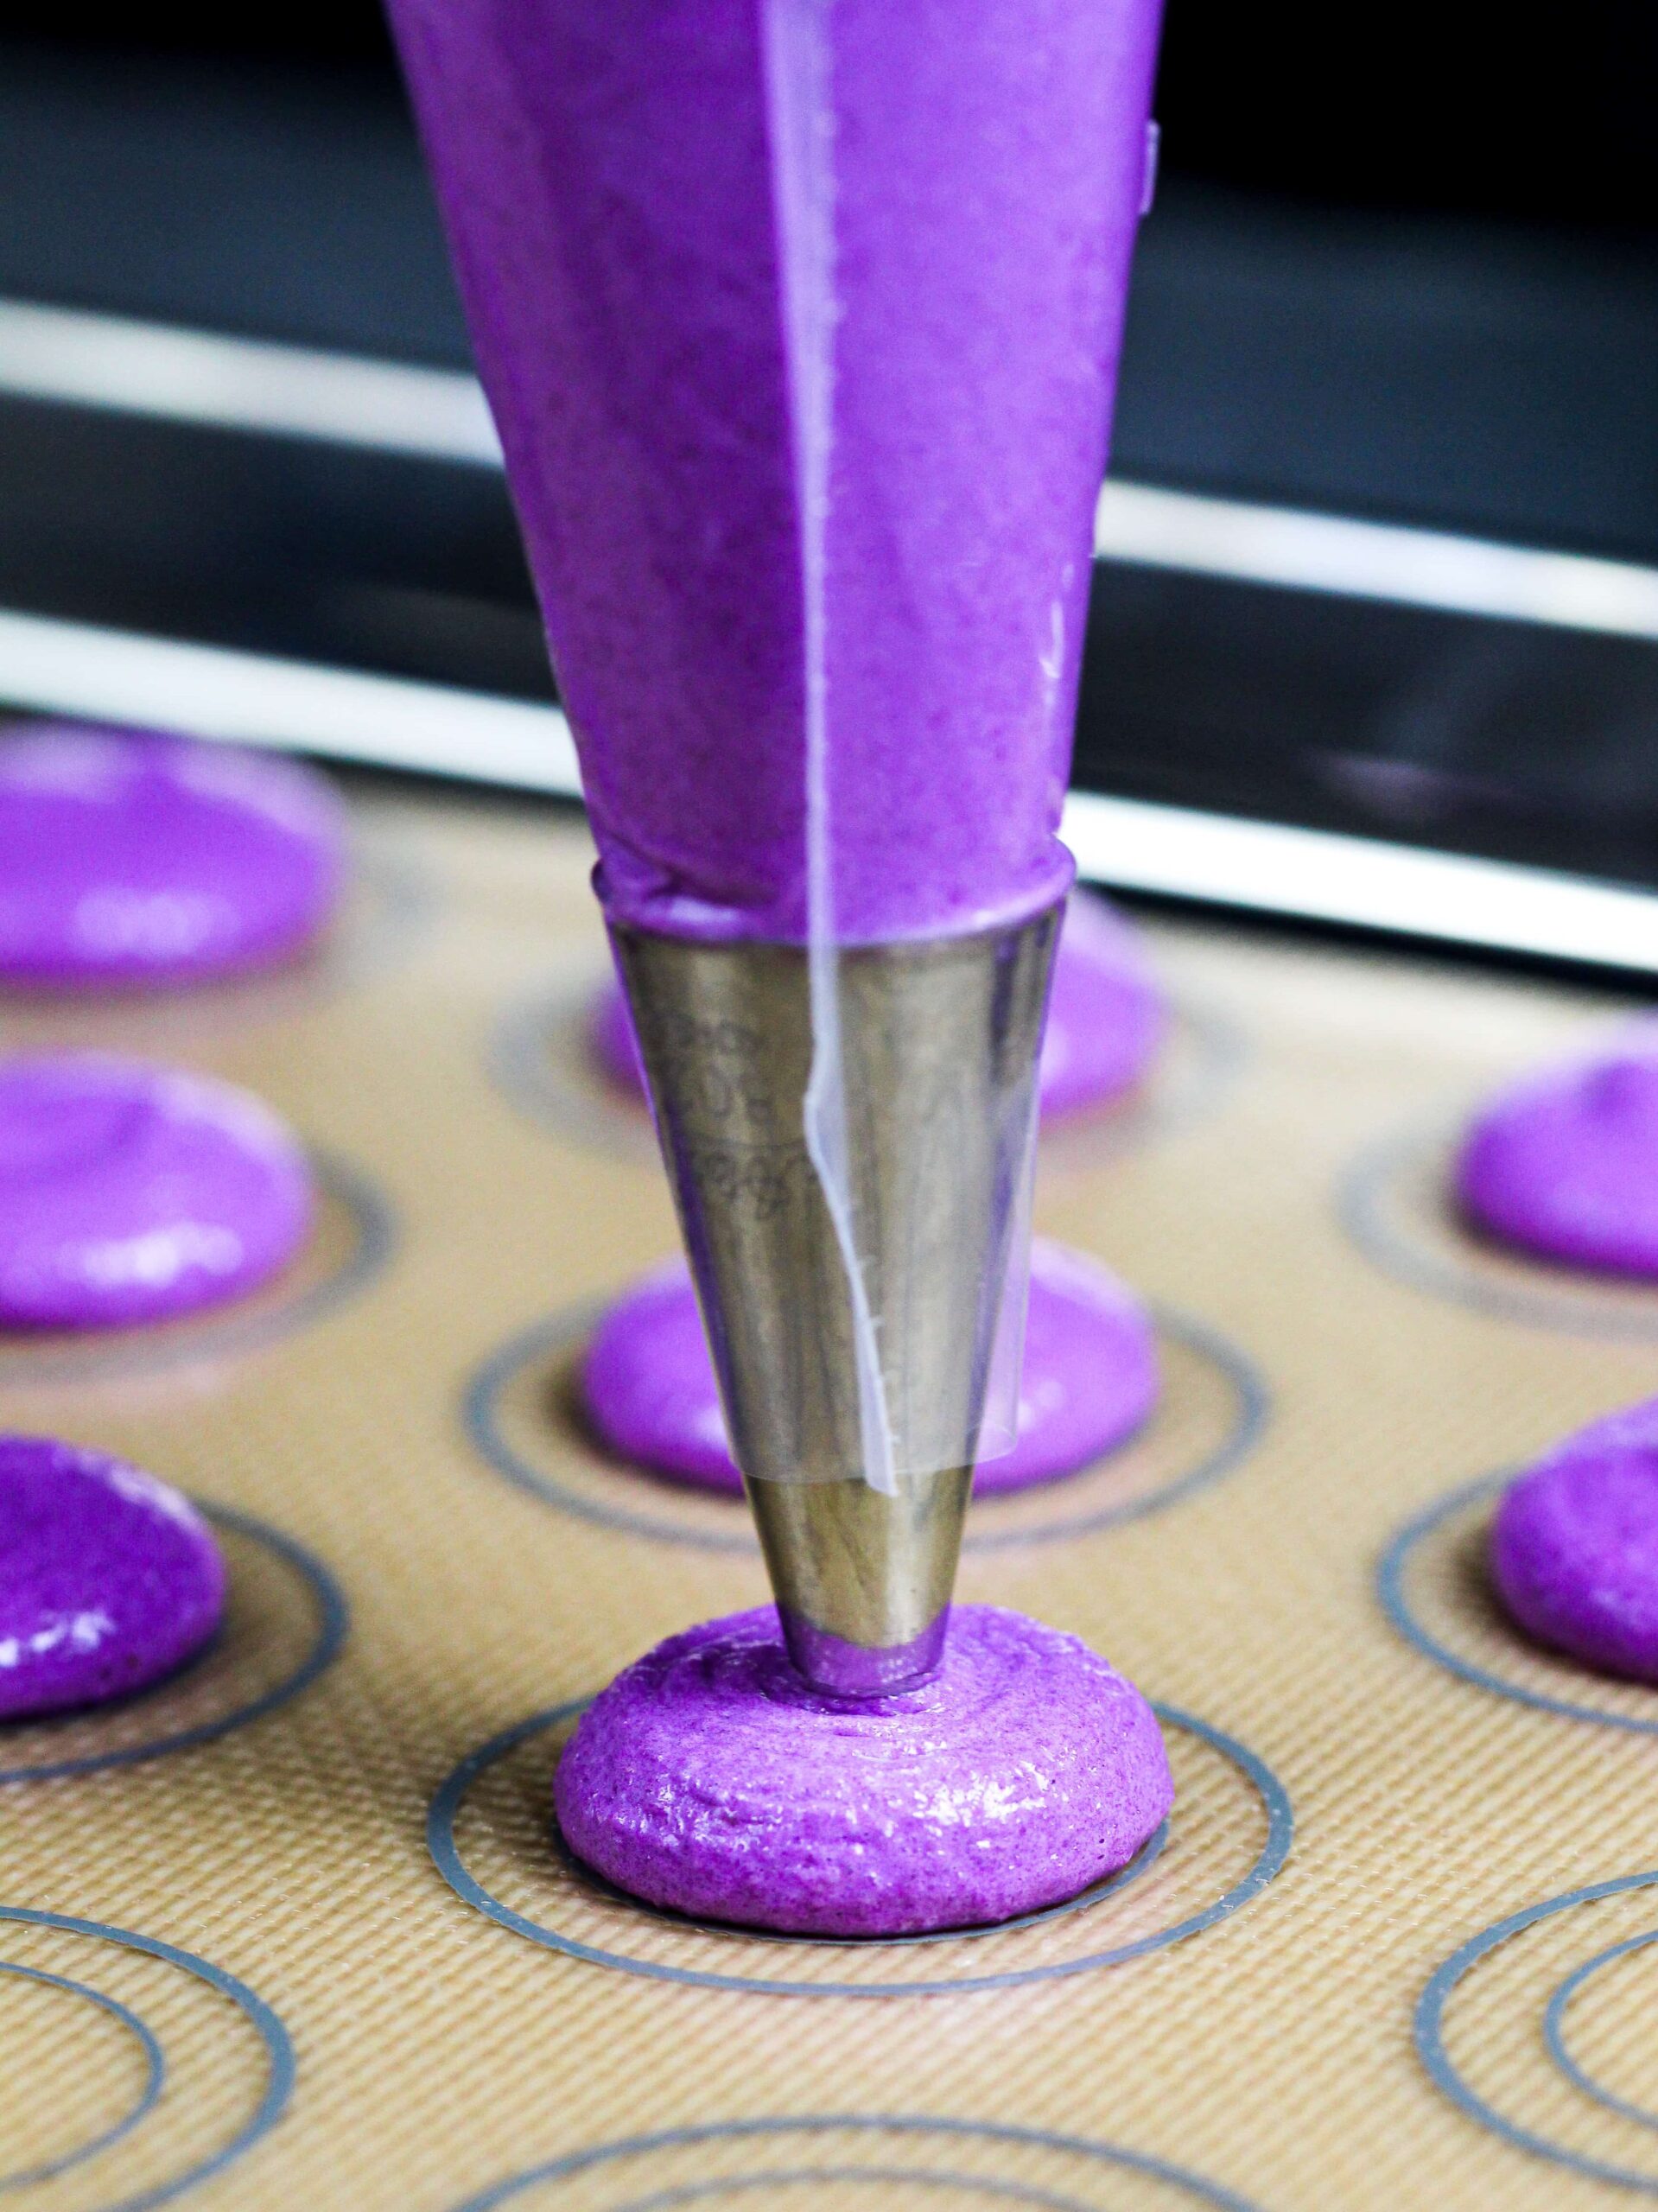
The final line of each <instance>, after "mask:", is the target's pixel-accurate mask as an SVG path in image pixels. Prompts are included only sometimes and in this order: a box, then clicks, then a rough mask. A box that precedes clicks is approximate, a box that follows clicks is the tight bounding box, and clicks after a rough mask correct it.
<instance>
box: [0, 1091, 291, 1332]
mask: <svg viewBox="0 0 1658 2212" xmlns="http://www.w3.org/2000/svg"><path fill="white" fill-rule="evenodd" d="M313 1213H314V1187H313V1181H312V1175H311V1169H310V1165H309V1163H308V1160H307V1159H306V1156H305V1154H304V1152H303V1151H302V1148H301V1147H300V1145H299V1143H298V1142H297V1141H296V1140H295V1137H294V1136H293V1135H292V1134H291V1133H290V1131H289V1129H288V1128H287V1126H286V1125H285V1123H283V1122H281V1121H279V1120H278V1119H277V1117H276V1115H274V1114H273V1113H272V1112H271V1111H270V1109H269V1108H268V1107H266V1106H264V1105H263V1104H261V1103H260V1102H259V1100H258V1099H257V1098H254V1097H251V1096H249V1094H248V1093H247V1092H246V1091H245V1090H236V1089H234V1088H233V1087H232V1085H231V1084H227V1083H220V1082H219V1081H218V1080H217V1079H216V1078H214V1077H210V1076H200V1075H193V1074H187V1073H185V1072H183V1071H181V1070H177V1069H172V1068H164V1067H156V1066H154V1065H151V1064H150V1063H149V1062H148V1061H144V1060H130V1059H124V1058H116V1057H115V1056H113V1055H111V1054H107V1053H101V1052H54V1053H41V1054H39V1055H31V1056H29V1057H27V1058H16V1059H10V1060H5V1061H0V1328H10V1329H103V1328H119V1327H124V1326H126V1325H131V1324H135V1323H138V1322H144V1321H160V1320H164V1319H168V1318H169V1317H170V1316H172V1315H174V1314H177V1313H188V1312H190V1311H191V1310H192V1309H193V1308H194V1307H197V1306H209V1305H217V1304H219V1302H220V1301H221V1300H226V1299H232V1298H238V1297H240V1296H241V1295H242V1294H243V1293H245V1292H246V1291H250V1290H251V1289H253V1288H254V1287H255V1286H256V1285H257V1284H259V1283H261V1282H264V1281H265V1280H266V1279H267V1278H268V1277H269V1276H270V1275H272V1274H276V1271H277V1269H278V1268H282V1267H283V1266H285V1265H286V1264H287V1262H289V1260H291V1259H292V1258H293V1257H294V1256H295V1254H296V1253H297V1252H298V1251H299V1249H301V1247H302V1245H303V1244H304V1243H305V1240H306V1238H307V1236H308V1234H309V1232H310V1228H311V1223H312V1217H313Z"/></svg>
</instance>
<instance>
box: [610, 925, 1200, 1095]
mask: <svg viewBox="0 0 1658 2212" xmlns="http://www.w3.org/2000/svg"><path fill="white" fill-rule="evenodd" d="M1167 1021H1168V1008H1167V1005H1166V1001H1165V998H1164V995H1163V991H1162V988H1161V986H1160V985H1159V982H1158V980H1157V977H1156V976H1155V975H1154V974H1153V969H1152V965H1151V962H1150V960H1149V958H1148V957H1147V952H1146V949H1145V945H1144V944H1143V943H1142V941H1141V939H1140V933H1139V931H1137V930H1136V929H1134V926H1133V925H1132V924H1131V923H1129V922H1127V921H1125V920H1124V919H1123V918H1122V916H1121V914H1119V913H1118V912H1117V911H1116V909H1115V907H1114V906H1109V905H1108V904H1107V902H1106V901H1105V900H1104V899H1101V898H1097V897H1096V896H1095V895H1093V894H1092V893H1089V892H1086V891H1077V892H1073V893H1071V896H1070V899H1069V901H1068V902H1067V904H1066V907H1065V925H1064V930H1063V931H1061V933H1060V938H1059V950H1058V953H1057V954H1056V955H1055V957H1054V963H1053V987H1052V989H1051V993H1050V995H1049V999H1048V1026H1047V1028H1046V1030H1045V1033H1044V1035H1043V1039H1042V1060H1041V1066H1040V1070H1039V1083H1040V1090H1041V1107H1042V1116H1043V1119H1044V1120H1045V1121H1058V1120H1061V1119H1063V1118H1064V1117H1065V1116H1068V1115H1072V1114H1085V1113H1088V1112H1089V1111H1090V1110H1091V1109H1095V1108H1097V1107H1100V1106H1105V1105H1109V1103H1111V1101H1112V1100H1113V1099H1116V1098H1121V1096H1123V1095H1124V1093H1125V1092H1127V1091H1129V1090H1133V1089H1134V1085H1135V1084H1137V1083H1139V1082H1140V1079H1141V1077H1143V1076H1144V1075H1145V1073H1146V1071H1147V1069H1148V1068H1149V1067H1150V1065H1151V1064H1152V1061H1153V1058H1155V1057H1156V1054H1157V1048H1158V1046H1159V1045H1160V1044H1161V1042H1162V1040H1163V1033H1164V1030H1165V1028H1166V1026H1167ZM588 1039H589V1042H590V1044H591V1046H592V1048H593V1052H594V1056H595V1058H597V1060H598V1062H599V1065H600V1067H601V1068H602V1069H603V1071H604V1072H605V1075H606V1076H607V1078H608V1079H609V1081H610V1082H612V1083H613V1084H615V1085H616V1086H617V1087H618V1089H619V1090H626V1091H629V1092H632V1093H633V1094H635V1095H639V1096H642V1095H643V1093H644V1090H645V1072H644V1070H643V1068H642V1067H641V1065H640V1063H639V1048H638V1041H637V1039H636V1038H635V1036H634V1033H633V1019H632V1014H630V1013H629V1012H628V1007H627V1001H626V998H625V997H624V996H623V995H622V990H621V986H620V985H619V983H618V982H615V980H614V979H612V980H611V981H610V982H607V984H606V986H605V988H603V989H602V990H601V991H600V993H599V995H598V996H597V998H596V999H595V1000H594V1004H593V1007H592V1011H591V1013H590V1014H589V1016H588Z"/></svg>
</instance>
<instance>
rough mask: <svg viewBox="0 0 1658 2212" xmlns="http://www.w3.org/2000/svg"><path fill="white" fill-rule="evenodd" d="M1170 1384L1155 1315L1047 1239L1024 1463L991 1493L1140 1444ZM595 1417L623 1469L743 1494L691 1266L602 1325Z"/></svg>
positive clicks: (632, 1297) (1002, 1471) (1032, 1338)
mask: <svg viewBox="0 0 1658 2212" xmlns="http://www.w3.org/2000/svg"><path fill="white" fill-rule="evenodd" d="M1158 1387H1159V1372H1158V1357H1157V1340H1156V1334H1155V1332H1154V1330H1153V1325H1152V1321H1151V1319H1150V1316H1149V1315H1148V1314H1147V1312H1146V1309H1145V1307H1144V1306H1142V1305H1141V1304H1140V1300H1138V1299H1137V1298H1136V1297H1135V1296H1134V1293H1133V1292H1132V1291H1131V1290H1129V1289H1128V1287H1127V1286H1126V1285H1125V1284H1123V1283H1122V1282H1121V1281H1118V1279H1117V1277H1116V1276H1115V1275H1114V1274H1111V1273H1110V1272H1109V1269H1107V1268H1103V1267H1102V1266H1101V1265H1100V1264H1099V1262H1097V1261H1096V1260H1090V1259H1089V1258H1087V1257H1085V1256H1084V1255H1083V1254H1081V1253H1078V1252H1072V1251H1070V1250H1069V1249H1067V1248H1066V1247H1065V1246H1064V1245H1061V1244H1055V1243H1050V1242H1048V1241H1047V1240H1046V1239H1045V1238H1040V1237H1039V1238H1038V1239H1036V1240H1035V1242H1034V1243H1032V1249H1031V1294H1030V1304H1029V1307H1028V1310H1027V1314H1026V1331H1025V1364H1024V1368H1023V1370H1022V1377H1021V1381H1020V1400H1019V1433H1018V1440H1017V1441H1016V1442H1015V1444H1014V1446H1013V1450H1012V1451H1011V1452H1005V1453H1004V1454H1002V1456H1001V1458H999V1459H986V1460H982V1461H981V1463H980V1465H979V1469H978V1471H977V1474H976V1475H975V1479H974V1488H975V1491H976V1492H977V1493H978V1494H979V1495H980V1496H981V1497H982V1496H985V1495H987V1494H989V1493H994V1492H998V1491H1017V1490H1023V1489H1026V1488H1027V1487H1028V1486H1029V1485H1031V1484H1035V1483H1044V1482H1052V1481H1054V1480H1056V1479H1057V1478H1059V1477H1061V1476H1064V1475H1070V1474H1075V1473H1076V1472H1077V1471H1078V1470H1079V1469H1080V1468H1083V1467H1085V1466H1087V1465H1089V1464H1090V1463H1091V1462H1092V1461H1094V1460H1096V1459H1100V1458H1102V1456H1103V1454H1104V1453H1106V1452H1109V1451H1111V1450H1113V1449H1115V1446H1118V1445H1120V1444H1121V1443H1123V1442H1124V1441H1125V1440H1127V1439H1128V1437H1129V1436H1131V1435H1133V1434H1134V1431H1135V1430H1136V1429H1138V1428H1139V1427H1140V1426H1141V1425H1142V1424H1143V1422H1144V1421H1146V1420H1147V1416H1148V1415H1149V1414H1150V1413H1151V1412H1152V1409H1153V1407H1154V1405H1155V1404H1156V1402H1157V1394H1158ZM581 1396H582V1402H583V1405H584V1408H585V1409H586V1412H587V1415H588V1420H589V1421H590V1422H591V1423H592V1425H593V1427H594V1432H595V1433H596V1434H597V1436H598V1437H599V1440H600V1442H601V1443H602V1444H603V1445H604V1446H606V1448H607V1450H608V1451H610V1452H613V1453H614V1454H615V1455H616V1456H617V1457H618V1458H619V1459H625V1460H626V1461H628V1462H629V1463H630V1464H631V1465H634V1466H638V1467H643V1468H645V1469H647V1470H648V1471H651V1473H654V1474H658V1475H662V1476H664V1477H666V1478H669V1479H670V1480H673V1481H678V1482H683V1483H688V1484H695V1485H696V1486H697V1487H699V1488H702V1489H705V1490H715V1491H726V1492H727V1493H730V1494H731V1495H736V1494H737V1493H738V1492H740V1491H741V1489H742V1478H741V1477H740V1475H739V1474H738V1471H737V1468H736V1465H735V1463H734V1460H733V1459H732V1457H731V1451H730V1446H729V1444H728V1442H727V1435H726V1425H725V1416H724V1414H723V1413H722V1412H721V1406H720V1397H719V1391H718V1389H717V1387H716V1385H715V1379H714V1368H713V1363H712V1362H711V1361H710V1359H709V1357H708V1344H707V1341H706V1339H705V1338H704V1336H703V1333H702V1317H701V1315H700V1313H698V1311H697V1305H696V1293H695V1292H694V1291H693V1289H692V1287H691V1279H690V1273H689V1268H687V1267H686V1266H685V1264H684V1262H683V1261H674V1262H670V1264H669V1265H668V1266H667V1267H664V1268H659V1269H658V1270H657V1272H656V1273H654V1274H650V1275H647V1276H646V1277H645V1281H643V1282H641V1283H639V1284H638V1285H637V1286H636V1287H634V1288H633V1289H632V1290H631V1291H629V1292H628V1293H627V1294H626V1296H625V1297H623V1298H622V1299H620V1300H618V1302H617V1303H616V1304H615V1305H614V1306H612V1307H611V1308H610V1309H609V1311H608V1312H607V1313H606V1315H605V1316H604V1318H603V1319H602V1320H601V1321H600V1324H599V1326H598V1328H597V1329H596V1330H595V1331H594V1336H593V1338H592V1340H591V1342H590V1344H589V1345H588V1351H587V1354H586V1356H585V1357H584V1359H583V1362H582V1365H581Z"/></svg>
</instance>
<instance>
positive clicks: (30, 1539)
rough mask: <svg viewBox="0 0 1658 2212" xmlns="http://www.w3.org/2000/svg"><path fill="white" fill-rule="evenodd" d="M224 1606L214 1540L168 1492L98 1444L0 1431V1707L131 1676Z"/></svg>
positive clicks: (210, 1627) (45, 1702) (107, 1690)
mask: <svg viewBox="0 0 1658 2212" xmlns="http://www.w3.org/2000/svg"><path fill="white" fill-rule="evenodd" d="M224 1611H225V1562H224V1560H223V1558H222V1557H221V1555H220V1554H219V1546H218V1544H217V1543H216V1542H215V1541H214V1539H213V1531H212V1530H211V1529H209V1528H208V1526H207V1524H206V1522H205V1521H204V1520H203V1519H202V1517H201V1516H200V1514H199V1513H198V1512H197V1511H196V1510H195V1508H194V1506H193V1505H192V1504H191V1503H189V1501H188V1500H187V1498H184V1497H180V1495H179V1493H178V1492H177V1491H175V1490H169V1489H168V1486H167V1484H165V1483H161V1482H157V1481H156V1478H155V1477H154V1476H153V1475H147V1474H144V1473H143V1471H141V1470H140V1469H138V1468H137V1467H132V1466H129V1465H127V1464H126V1463H125V1461H124V1460H121V1459H111V1458H109V1457H108V1456H107V1454H105V1453H104V1452H88V1451H84V1450H82V1449H81V1448H80V1446H78V1445H73V1444H60V1443H58V1442H56V1441H55V1440H53V1439H51V1438H49V1437H43V1436H0V1719H7V1720H16V1719H25V1718H28V1717H29V1716H31V1715H34V1714H38V1713H60V1712H64V1711H67V1710H68V1709H70V1708H71V1707H76V1706H86V1705H95V1704H98V1703H101V1702H102V1701H103V1700H105V1699H107V1698H117V1697H124V1696H125V1695H127V1694H129V1693H130V1692H131V1691H133V1690H137V1689H143V1688H145V1687H146V1686H147V1685H148V1684H149V1683H151V1682H154V1681H158V1680H159V1679H160V1678H161V1677H162V1675H168V1674H170V1673H171V1672H172V1671H173V1669H175V1667H179V1666H181V1665H182V1664H183V1663H184V1662H185V1661H186V1660H187V1659H189V1658H191V1657H193V1656H194V1655H195V1653H197V1652H198V1651H200V1649H201V1648H202V1646H203V1645H204V1644H205V1643H207V1641H208V1640H209V1638H210V1637H212V1636H213V1633H214V1631H215V1630H217V1629H218V1627H219V1622H220V1621H221V1619H222V1618H223V1617H224Z"/></svg>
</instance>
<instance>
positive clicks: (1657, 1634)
mask: <svg viewBox="0 0 1658 2212" xmlns="http://www.w3.org/2000/svg"><path fill="white" fill-rule="evenodd" d="M1490 1562H1491V1572H1492V1574H1493V1576H1494V1577H1495V1579H1496V1586H1497V1590H1498V1592H1499V1594H1500V1595H1501V1597H1502V1603H1503V1605H1504V1606H1505V1607H1506V1608H1507V1610H1508V1611H1509V1614H1510V1615H1511V1616H1512V1618H1514V1619H1515V1621H1516V1622H1517V1623H1518V1624H1519V1625H1520V1627H1521V1628H1522V1629H1523V1630H1525V1631H1526V1633H1527V1634H1528V1636H1532V1637H1535V1638H1536V1639H1537V1641H1538V1642H1539V1643H1546V1644H1547V1645H1549V1646H1550V1647H1551V1648H1552V1649H1554V1650H1557V1651H1565V1652H1569V1653H1570V1654H1571V1656H1572V1657H1573V1658H1574V1659H1581V1660H1582V1661H1583V1662H1585V1665H1587V1666H1590V1667H1593V1668H1596V1669H1598V1670H1599V1671H1600V1672H1602V1673H1603V1674H1608V1675H1626V1676H1629V1677H1630V1678H1632V1679H1633V1680H1635V1681H1643V1682H1658V1398H1649V1399H1648V1400H1647V1401H1646V1402H1644V1403H1642V1404H1641V1405H1638V1406H1631V1407H1630V1408H1628V1410H1627V1411H1625V1412H1623V1413H1617V1414H1610V1416H1609V1417H1608V1418H1607V1419H1605V1420H1604V1421H1594V1422H1592V1423H1591V1425H1590V1427H1587V1428H1584V1429H1579V1431H1578V1433H1577V1434H1576V1435H1575V1436H1569V1437H1567V1438H1566V1440H1565V1442H1564V1443H1561V1444H1557V1445H1556V1446H1554V1448H1553V1451H1552V1452H1548V1453H1547V1454H1546V1455H1545V1457H1544V1458H1543V1459H1541V1460H1540V1461H1539V1462H1538V1464H1537V1465H1535V1466H1534V1467H1533V1468H1531V1469H1530V1470H1529V1471H1528V1472H1527V1473H1525V1474H1523V1475H1521V1477H1520V1478H1519V1479H1518V1480H1517V1481H1516V1482H1515V1483H1514V1484H1511V1485H1510V1487H1509V1490H1508V1491H1506V1492H1505V1494H1504V1496H1503V1499H1502V1504H1501V1505H1500V1506H1499V1508H1498V1509H1497V1515H1496V1522H1494V1524H1493V1526H1492V1529H1491V1538H1490Z"/></svg>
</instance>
